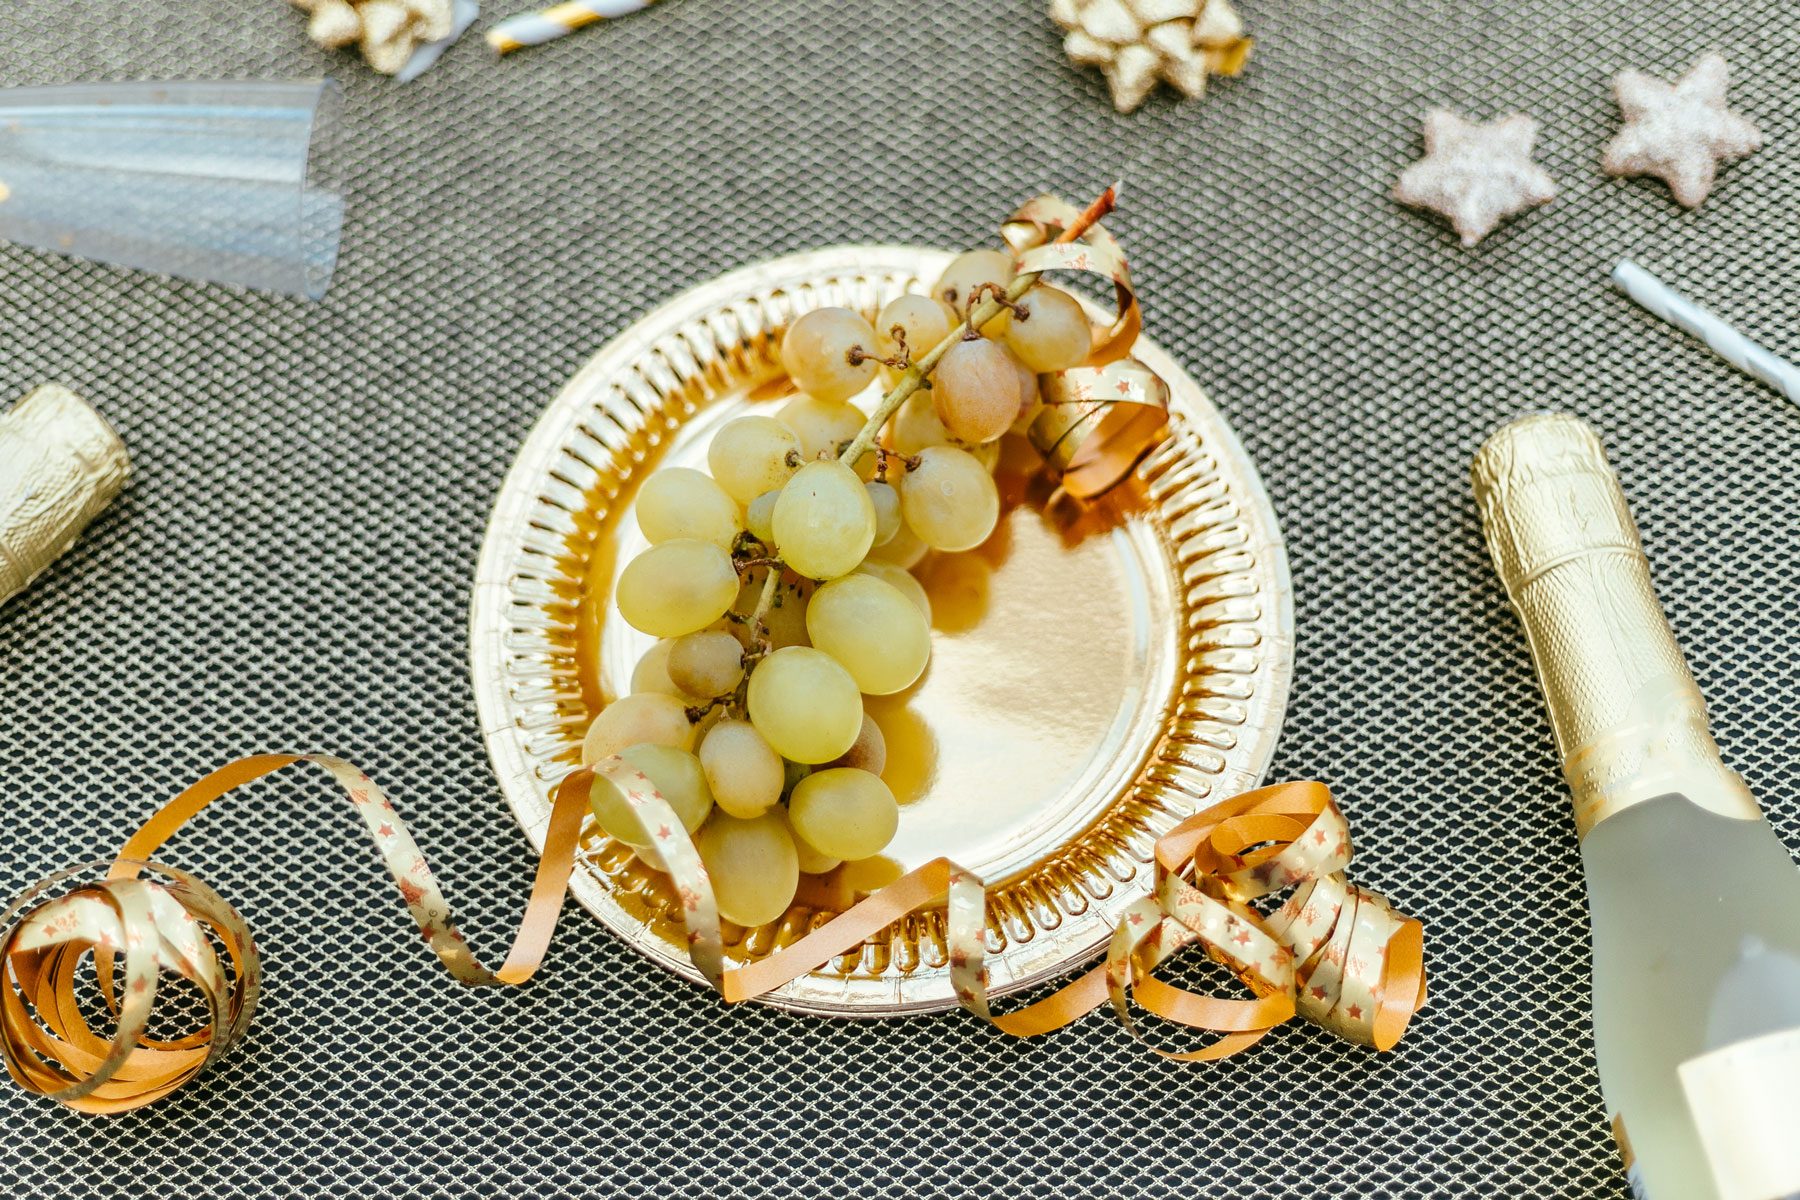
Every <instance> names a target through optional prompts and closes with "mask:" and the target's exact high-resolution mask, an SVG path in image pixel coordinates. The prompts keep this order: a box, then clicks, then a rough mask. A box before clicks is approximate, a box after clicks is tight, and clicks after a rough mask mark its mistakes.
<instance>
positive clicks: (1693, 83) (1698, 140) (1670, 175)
mask: <svg viewBox="0 0 1800 1200" xmlns="http://www.w3.org/2000/svg"><path fill="white" fill-rule="evenodd" d="M1730 81H1731V68H1730V67H1728V66H1727V65H1726V63H1725V57H1724V56H1723V55H1721V54H1705V55H1702V56H1701V57H1700V60H1699V61H1698V62H1696V63H1695V64H1694V65H1693V66H1692V67H1690V68H1688V73H1687V74H1686V75H1683V76H1682V77H1681V78H1680V79H1678V80H1676V81H1675V82H1674V83H1667V82H1665V81H1663V80H1661V79H1658V78H1656V77H1655V76H1654V75H1646V74H1644V72H1642V71H1625V72H1622V73H1621V74H1620V75H1619V76H1618V78H1616V79H1614V80H1613V91H1614V93H1616V94H1617V96H1618V97H1619V109H1620V111H1621V112H1623V113H1624V114H1625V127H1624V128H1623V129H1621V130H1619V132H1618V134H1617V135H1616V136H1615V137H1614V138H1613V140H1612V141H1611V142H1610V143H1608V145H1607V147H1606V154H1605V156H1604V157H1603V158H1602V159H1601V160H1600V165H1601V167H1602V169H1604V170H1605V171H1606V173H1607V174H1608V175H1654V176H1655V177H1656V178H1658V179H1660V180H1662V181H1663V182H1664V183H1666V184H1668V185H1669V190H1670V191H1671V192H1673V193H1674V194H1675V199H1676V201H1677V203H1680V204H1682V205H1685V206H1686V207H1688V208H1699V207H1700V204H1701V202H1702V201H1704V200H1705V199H1706V197H1707V193H1709V192H1711V191H1712V186H1713V180H1714V178H1715V177H1716V176H1717V175H1718V171H1719V164H1720V163H1726V162H1731V161H1733V160H1734V159H1739V158H1743V157H1745V156H1746V155H1750V154H1754V153H1756V152H1757V151H1758V150H1760V149H1762V145H1763V136H1762V131H1761V130H1760V129H1758V128H1757V127H1756V126H1755V125H1754V124H1752V123H1751V122H1750V121H1748V120H1746V119H1745V118H1743V117H1741V116H1739V115H1738V114H1737V113H1734V112H1732V111H1731V110H1730V109H1729V108H1727V107H1725V89H1726V86H1727V85H1728V84H1729V83H1730Z"/></svg>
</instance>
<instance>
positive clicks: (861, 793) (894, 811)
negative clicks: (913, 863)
mask: <svg viewBox="0 0 1800 1200" xmlns="http://www.w3.org/2000/svg"><path fill="white" fill-rule="evenodd" d="M788 820H789V821H790V822H792V824H793V827H794V833H795V834H796V835H798V836H799V838H800V840H801V841H804V842H805V843H806V844H807V845H809V846H811V847H812V848H813V849H814V850H817V851H818V852H819V853H821V854H825V855H829V856H830V857H832V858H840V859H844V860H845V861H854V860H856V859H859V858H869V857H871V856H872V855H876V854H880V853H881V852H882V851H883V850H885V849H887V845H888V843H889V842H891V841H893V840H894V833H895V831H896V830H898V829H899V827H900V805H899V804H898V802H896V801H895V799H894V793H893V792H891V791H889V790H888V785H887V784H885V783H883V782H882V781H881V777H880V776H878V775H872V774H870V773H869V772H867V771H861V770H858V769H856V768H855V767H831V768H829V769H827V770H824V771H814V772H813V773H812V774H811V775H808V776H807V777H806V778H805V779H803V780H801V781H800V784H799V786H798V787H796V788H795V789H794V795H793V798H792V799H790V800H789V801H788Z"/></svg>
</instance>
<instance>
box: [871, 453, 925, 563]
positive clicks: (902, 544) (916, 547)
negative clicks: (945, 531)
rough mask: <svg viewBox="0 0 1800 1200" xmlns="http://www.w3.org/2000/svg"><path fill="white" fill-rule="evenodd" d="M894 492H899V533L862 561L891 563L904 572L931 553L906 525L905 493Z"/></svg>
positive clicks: (875, 548)
mask: <svg viewBox="0 0 1800 1200" xmlns="http://www.w3.org/2000/svg"><path fill="white" fill-rule="evenodd" d="M890 478H891V476H890ZM902 482H904V481H902ZM895 490H897V491H900V492H901V497H900V515H901V521H900V529H899V532H897V533H895V534H894V536H893V537H892V538H890V539H888V540H887V541H886V542H883V543H882V544H881V545H879V546H876V547H874V548H873V549H871V550H870V551H869V557H868V558H866V559H864V560H863V561H864V562H885V563H892V564H894V565H895V566H896V567H900V568H901V569H902V570H904V569H906V568H908V567H916V566H918V565H919V560H920V559H922V558H924V557H925V556H926V555H927V554H929V553H930V552H931V547H930V546H927V545H926V544H925V543H924V542H922V541H920V540H919V535H918V534H916V533H914V532H913V530H912V526H910V525H908V524H907V523H906V519H905V518H906V496H905V492H904V489H902V488H899V487H896V489H895Z"/></svg>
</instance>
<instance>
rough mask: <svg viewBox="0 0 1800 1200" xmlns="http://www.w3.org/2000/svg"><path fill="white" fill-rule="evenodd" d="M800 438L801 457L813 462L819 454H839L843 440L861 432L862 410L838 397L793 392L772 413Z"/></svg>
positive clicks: (835, 455)
mask: <svg viewBox="0 0 1800 1200" xmlns="http://www.w3.org/2000/svg"><path fill="white" fill-rule="evenodd" d="M775 416H776V417H777V419H779V420H780V421H781V423H782V424H783V425H786V426H787V427H788V428H790V429H792V430H793V431H794V433H795V435H796V436H798V437H799V439H800V457H802V458H804V459H805V460H806V461H807V462H812V461H813V460H814V459H816V458H818V457H819V456H820V455H829V456H830V457H832V458H836V457H837V456H838V451H839V450H840V449H841V448H842V446H843V445H844V443H846V442H848V441H850V439H852V438H854V437H855V436H856V435H857V434H858V433H860V432H862V427H863V421H864V420H865V419H866V418H865V417H864V416H863V413H862V410H861V409H859V408H857V407H856V406H855V405H854V404H845V403H843V402H842V401H839V400H820V399H818V398H817V397H814V396H795V397H794V398H793V399H792V400H789V401H788V402H787V403H786V404H784V405H782V406H781V407H780V408H779V409H778V410H777V411H776V413H775Z"/></svg>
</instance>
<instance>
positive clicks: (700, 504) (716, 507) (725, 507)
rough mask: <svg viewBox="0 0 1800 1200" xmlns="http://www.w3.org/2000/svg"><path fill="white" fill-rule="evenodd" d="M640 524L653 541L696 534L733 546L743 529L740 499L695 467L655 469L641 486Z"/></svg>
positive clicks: (716, 542)
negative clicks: (739, 506)
mask: <svg viewBox="0 0 1800 1200" xmlns="http://www.w3.org/2000/svg"><path fill="white" fill-rule="evenodd" d="M637 522H638V528H639V529H641V530H643V531H644V536H645V537H646V538H649V539H650V541H651V543H652V544H655V543H658V542H667V541H673V540H674V539H676V538H694V539H696V540H698V541H702V542H711V543H712V544H713V545H715V546H718V547H719V548H720V549H723V550H730V549H731V546H732V543H733V542H735V541H736V540H737V535H738V531H739V530H741V529H743V527H744V526H743V518H742V517H741V516H740V515H739V514H738V506H737V502H736V501H735V500H733V499H732V498H731V497H730V496H727V495H726V494H725V489H723V488H721V487H720V486H719V485H718V484H716V483H714V482H713V480H712V478H711V476H709V475H707V474H706V472H704V471H696V470H694V469H693V468H692V467H664V468H663V469H662V470H660V471H652V472H651V473H650V478H648V479H646V480H644V486H643V487H642V488H640V489H639V490H638V497H637Z"/></svg>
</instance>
